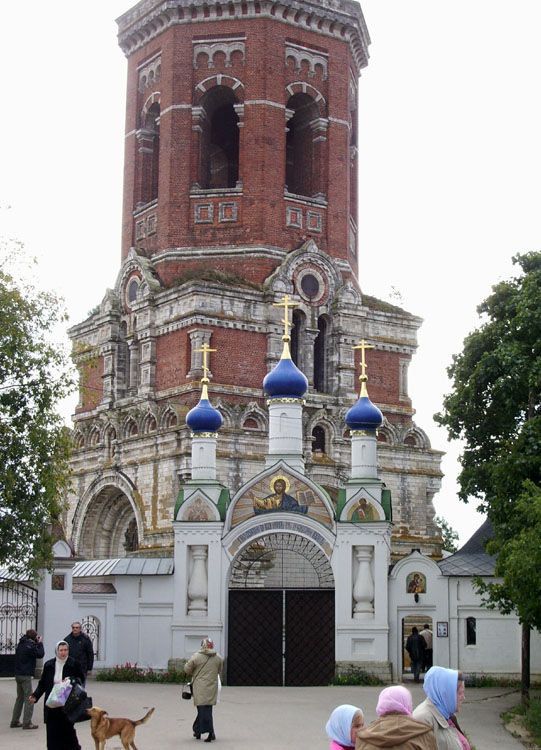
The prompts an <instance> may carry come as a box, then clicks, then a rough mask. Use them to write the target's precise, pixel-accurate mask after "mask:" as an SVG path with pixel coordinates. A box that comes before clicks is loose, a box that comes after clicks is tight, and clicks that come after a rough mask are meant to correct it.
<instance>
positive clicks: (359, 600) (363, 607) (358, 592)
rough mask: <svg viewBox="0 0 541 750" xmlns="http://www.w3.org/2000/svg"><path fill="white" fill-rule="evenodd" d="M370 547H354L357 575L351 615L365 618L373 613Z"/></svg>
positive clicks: (359, 618) (371, 554) (360, 618)
mask: <svg viewBox="0 0 541 750" xmlns="http://www.w3.org/2000/svg"><path fill="white" fill-rule="evenodd" d="M373 553H374V550H373V548H372V547H355V558H356V560H357V563H358V566H357V575H356V576H355V582H354V584H353V601H354V602H355V604H354V606H353V617H354V619H355V620H366V619H368V618H371V617H372V616H373V615H374V605H373V601H374V579H373V577H372V565H371V563H372V556H373Z"/></svg>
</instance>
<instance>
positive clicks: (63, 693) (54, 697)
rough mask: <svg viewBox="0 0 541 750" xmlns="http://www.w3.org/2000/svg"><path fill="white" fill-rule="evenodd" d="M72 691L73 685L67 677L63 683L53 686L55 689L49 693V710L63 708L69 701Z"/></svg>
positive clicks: (47, 701) (47, 702) (47, 703)
mask: <svg viewBox="0 0 541 750" xmlns="http://www.w3.org/2000/svg"><path fill="white" fill-rule="evenodd" d="M71 690H72V684H71V682H70V679H69V677H66V679H65V680H62V682H57V683H55V684H54V685H53V689H52V690H51V692H50V693H49V696H48V698H47V700H46V701H45V705H46V706H47V708H61V707H62V706H63V705H64V704H65V702H66V701H67V700H68V697H69V694H70V693H71Z"/></svg>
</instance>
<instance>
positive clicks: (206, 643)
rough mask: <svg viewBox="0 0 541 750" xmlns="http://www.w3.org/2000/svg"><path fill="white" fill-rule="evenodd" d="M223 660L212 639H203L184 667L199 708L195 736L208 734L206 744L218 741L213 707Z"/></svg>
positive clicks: (216, 696) (194, 724)
mask: <svg viewBox="0 0 541 750" xmlns="http://www.w3.org/2000/svg"><path fill="white" fill-rule="evenodd" d="M222 664H223V659H222V657H221V656H220V655H219V654H218V653H216V651H215V650H214V643H213V641H211V639H210V638H203V640H202V641H201V648H200V649H199V651H196V652H195V654H193V656H192V657H191V658H190V660H189V661H188V662H187V663H186V666H185V667H184V671H185V672H186V674H187V675H188V677H191V678H192V694H193V702H194V705H195V707H196V708H197V716H196V719H195V721H194V723H193V727H192V729H193V736H194V737H195V738H196V739H197V740H200V739H201V735H202V734H205V733H206V732H208V737H207V738H206V739H205V742H212V741H213V740H215V739H216V735H215V734H214V721H213V718H212V707H213V706H215V705H216V703H217V702H218V686H219V684H220V672H221V671H222Z"/></svg>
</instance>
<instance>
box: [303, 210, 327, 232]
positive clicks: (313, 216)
mask: <svg viewBox="0 0 541 750" xmlns="http://www.w3.org/2000/svg"><path fill="white" fill-rule="evenodd" d="M322 223H323V222H322V218H321V214H320V213H319V211H307V212H306V229H308V230H310V231H311V232H321V228H322Z"/></svg>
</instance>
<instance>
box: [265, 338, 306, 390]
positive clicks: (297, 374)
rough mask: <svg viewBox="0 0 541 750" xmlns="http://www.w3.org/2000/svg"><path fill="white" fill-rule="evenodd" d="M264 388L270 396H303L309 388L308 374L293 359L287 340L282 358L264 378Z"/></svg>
mask: <svg viewBox="0 0 541 750" xmlns="http://www.w3.org/2000/svg"><path fill="white" fill-rule="evenodd" d="M263 390H264V391H265V393H266V394H267V396H268V397H269V398H302V397H303V396H304V394H305V393H306V391H307V390H308V380H307V378H306V375H305V374H304V373H303V372H301V371H300V370H299V368H298V367H297V365H296V364H295V363H294V362H293V360H292V359H291V355H290V354H289V347H288V345H287V342H285V343H284V351H283V352H282V358H281V359H280V361H279V362H278V364H277V365H276V367H275V368H274V369H273V370H271V371H270V372H269V373H268V374H267V375H266V376H265V379H264V380H263Z"/></svg>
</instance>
